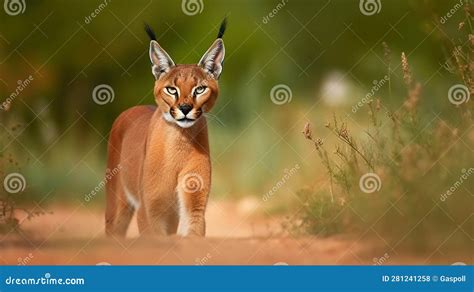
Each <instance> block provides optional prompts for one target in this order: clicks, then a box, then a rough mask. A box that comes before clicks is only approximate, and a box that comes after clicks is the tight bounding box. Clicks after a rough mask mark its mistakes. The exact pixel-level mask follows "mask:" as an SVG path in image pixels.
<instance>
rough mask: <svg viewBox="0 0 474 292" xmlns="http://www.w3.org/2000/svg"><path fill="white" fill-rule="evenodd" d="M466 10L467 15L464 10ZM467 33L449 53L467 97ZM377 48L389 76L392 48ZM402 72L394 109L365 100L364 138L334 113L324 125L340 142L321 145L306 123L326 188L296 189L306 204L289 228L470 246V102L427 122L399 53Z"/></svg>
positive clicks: (473, 180) (471, 42)
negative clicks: (402, 92)
mask: <svg viewBox="0 0 474 292" xmlns="http://www.w3.org/2000/svg"><path fill="white" fill-rule="evenodd" d="M466 6H469V5H466ZM466 13H467V14H468V16H469V15H470V14H469V13H470V9H466ZM464 27H465V26H464ZM469 27H470V24H469V26H468V28H467V29H469ZM467 29H466V30H467ZM471 32H472V30H470V32H467V33H466V39H467V40H468V41H464V45H461V44H460V45H455V46H453V47H452V48H451V51H452V56H451V57H452V59H453V60H455V62H456V68H457V71H458V75H459V78H460V82H459V83H463V84H464V85H465V86H466V87H467V88H469V90H470V94H471V95H472V94H473V93H474V82H473V81H474V61H472V54H473V49H474V36H473V35H472V33H471ZM383 49H384V57H385V60H386V61H385V62H386V65H387V66H388V71H389V74H390V72H391V65H390V63H391V56H390V54H391V53H390V49H389V48H388V46H387V45H386V44H385V43H384V44H383ZM401 67H402V72H403V80H404V82H405V85H406V89H407V92H406V98H405V100H404V102H403V104H401V105H400V108H399V109H397V110H394V111H392V110H388V109H386V108H384V106H383V100H373V101H372V102H370V103H369V104H368V105H367V106H368V109H367V112H368V115H369V120H370V124H369V125H367V129H366V131H365V133H364V135H363V136H355V135H353V134H352V133H351V130H350V125H348V124H347V123H346V122H345V121H344V120H343V119H339V118H338V117H336V116H334V117H333V119H332V121H330V122H328V123H327V124H326V128H327V129H328V131H330V132H331V133H332V134H333V135H334V136H335V137H336V138H337V140H338V142H337V143H335V144H334V145H326V144H325V143H324V142H323V141H322V139H320V138H318V137H315V136H314V134H313V133H312V130H311V125H310V124H307V125H306V126H305V128H304V130H303V134H304V136H305V138H306V139H308V140H309V141H311V143H313V144H314V147H315V149H316V153H317V154H318V156H319V158H320V160H321V162H322V164H323V165H324V167H325V169H326V171H327V175H328V177H329V180H330V187H329V189H328V190H318V191H316V190H302V191H300V195H301V196H302V197H303V198H304V200H305V202H306V204H305V205H304V212H301V214H302V215H301V216H300V218H299V219H300V220H297V221H298V224H297V226H294V227H296V228H297V229H298V230H303V231H304V232H306V233H310V234H317V235H332V234H338V233H354V234H357V235H358V236H365V235H368V236H370V235H371V236H375V237H378V238H379V239H380V237H381V238H382V239H383V240H384V242H386V243H387V244H388V245H389V246H390V247H391V248H394V249H396V248H398V247H407V248H410V249H421V250H427V249H428V248H429V247H434V248H438V247H440V246H444V247H454V246H455V247H456V248H466V249H469V248H472V238H473V237H474V236H473V235H474V234H473V230H474V228H473V220H472V212H473V208H472V196H473V194H472V190H474V155H473V152H472V149H474V127H473V124H474V123H473V115H472V111H473V109H472V108H473V106H472V105H473V103H472V100H471V101H470V102H467V103H463V104H460V105H458V106H455V105H451V104H449V105H450V106H452V111H450V112H449V114H447V116H446V118H447V119H443V118H439V117H433V116H431V117H430V118H428V119H426V118H425V116H426V114H425V115H422V114H421V113H423V112H424V109H423V107H422V104H423V102H424V101H425V100H424V99H426V98H427V97H423V96H422V85H421V84H420V83H419V82H417V81H416V78H415V77H414V76H413V74H412V71H411V69H410V64H409V60H408V58H407V56H406V55H405V53H402V54H401ZM389 86H390V83H389ZM390 94H391V89H390ZM446 96H447V92H441V93H440V95H439V96H436V97H433V96H431V97H429V98H446ZM425 102H429V100H426V101H425ZM448 119H449V122H448V121H447V120H448ZM367 173H374V174H375V175H376V176H378V177H379V178H380V181H379V182H377V180H376V179H373V180H372V181H369V182H368V185H366V186H365V188H372V187H373V189H375V191H374V192H372V193H367V192H364V187H363V186H360V183H361V179H362V177H363V176H364V175H365V174H367ZM372 176H373V175H372ZM370 183H372V185H371V184H370ZM378 188H379V189H378Z"/></svg>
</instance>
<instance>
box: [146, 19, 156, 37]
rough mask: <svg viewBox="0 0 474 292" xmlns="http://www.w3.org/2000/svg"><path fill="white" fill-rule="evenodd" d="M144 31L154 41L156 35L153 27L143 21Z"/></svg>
mask: <svg viewBox="0 0 474 292" xmlns="http://www.w3.org/2000/svg"><path fill="white" fill-rule="evenodd" d="M145 31H146V34H147V35H148V36H149V37H150V40H152V41H156V35H155V32H154V31H153V29H152V28H151V27H150V26H149V25H148V23H145Z"/></svg>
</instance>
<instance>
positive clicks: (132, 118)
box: [106, 65, 218, 236]
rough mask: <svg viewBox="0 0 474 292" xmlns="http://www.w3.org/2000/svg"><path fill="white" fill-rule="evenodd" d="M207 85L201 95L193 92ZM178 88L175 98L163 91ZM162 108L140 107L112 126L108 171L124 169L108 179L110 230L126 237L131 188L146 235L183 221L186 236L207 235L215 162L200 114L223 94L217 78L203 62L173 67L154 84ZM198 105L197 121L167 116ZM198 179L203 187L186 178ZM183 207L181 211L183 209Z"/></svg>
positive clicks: (164, 231)
mask: <svg viewBox="0 0 474 292" xmlns="http://www.w3.org/2000/svg"><path fill="white" fill-rule="evenodd" d="M200 84H205V86H207V88H208V90H207V92H205V94H203V96H202V97H201V98H199V99H195V98H192V94H191V90H192V89H193V88H195V87H196V86H197V85H200ZM170 85H172V86H175V87H176V88H179V91H180V93H181V94H180V96H179V98H178V99H176V100H172V98H170V96H168V95H167V94H166V93H165V92H164V90H165V88H166V87H167V86H170ZM154 95H155V100H156V103H157V104H158V107H152V106H136V107H133V108H131V109H129V110H127V111H125V112H123V113H122V114H121V115H120V116H119V117H118V118H117V120H116V121H115V122H114V124H113V126H112V130H111V133H110V138H109V144H108V153H109V156H108V162H107V167H108V169H114V168H116V167H120V169H121V171H120V172H119V174H117V175H116V176H114V177H112V178H111V179H110V180H109V181H108V182H107V189H106V191H107V210H106V232H107V234H109V235H119V236H124V235H125V233H126V230H127V227H128V225H129V222H130V220H131V218H132V216H133V213H134V208H133V205H132V204H131V203H130V202H129V200H128V199H127V195H126V192H127V191H128V192H129V193H130V194H132V195H134V196H136V197H137V200H139V201H140V207H139V208H138V214H137V215H138V217H137V218H138V226H139V230H140V233H141V234H159V235H165V234H172V233H176V232H177V228H178V224H179V223H180V220H186V221H187V222H181V224H182V225H183V230H182V232H180V234H182V235H200V236H202V235H204V234H205V219H204V215H205V209H206V203H207V199H208V194H209V190H210V185H211V161H210V157H209V143H208V133H207V124H206V119H205V117H204V116H201V115H200V114H199V110H201V112H203V111H204V112H206V111H209V110H210V109H211V108H212V106H213V105H214V103H215V100H216V98H217V95H218V84H217V81H216V80H215V79H214V78H211V77H210V76H209V74H208V73H207V72H206V71H205V70H204V69H203V68H202V67H200V66H198V65H178V66H174V67H172V68H171V69H170V71H169V72H167V73H166V74H165V75H163V76H162V77H160V78H159V79H158V80H157V81H156V82H155V89H154ZM183 103H186V104H192V105H193V109H198V110H197V111H196V114H195V116H198V115H199V116H198V117H197V121H196V123H195V124H194V125H193V126H192V127H190V128H181V127H179V126H178V125H176V124H174V123H170V122H169V121H166V120H165V119H164V118H163V114H164V113H166V112H170V109H174V108H175V107H176V106H178V105H179V104H183ZM189 177H194V178H195V181H194V182H197V183H198V184H200V186H199V187H198V188H191V189H190V188H189V187H186V186H184V184H186V183H188V182H186V181H183V178H189ZM180 208H182V210H180Z"/></svg>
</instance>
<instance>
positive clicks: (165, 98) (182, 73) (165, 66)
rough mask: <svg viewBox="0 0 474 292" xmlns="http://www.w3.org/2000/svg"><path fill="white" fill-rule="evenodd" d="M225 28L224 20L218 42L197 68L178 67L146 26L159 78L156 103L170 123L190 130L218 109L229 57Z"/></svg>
mask: <svg viewBox="0 0 474 292" xmlns="http://www.w3.org/2000/svg"><path fill="white" fill-rule="evenodd" d="M225 27H226V20H225V19H224V21H223V22H222V24H221V27H220V29H219V34H218V35H217V39H216V41H215V42H214V43H213V44H212V46H211V47H210V48H209V49H208V50H207V52H206V53H205V54H204V56H202V58H201V60H200V61H199V62H198V63H197V64H195V65H194V64H193V65H175V63H174V62H173V60H172V59H171V57H170V56H169V55H168V53H166V51H165V50H163V48H162V47H161V46H160V45H159V44H158V42H157V41H156V37H155V34H154V33H153V31H152V30H151V29H150V27H148V26H147V27H146V31H147V33H148V35H149V36H150V38H151V42H150V60H151V63H152V72H153V75H154V76H155V79H156V82H155V89H154V95H155V100H156V103H157V104H158V108H159V110H160V111H161V112H162V114H163V118H164V119H166V120H167V121H168V122H170V123H175V124H177V125H178V126H180V127H182V128H189V127H191V126H193V125H194V124H195V123H196V121H197V120H198V119H199V118H200V117H201V116H202V115H203V114H204V113H206V112H208V111H210V110H211V108H212V107H213V106H214V103H215V101H216V99H217V96H218V94H219V86H218V82H217V80H218V79H219V76H220V75H221V72H222V63H223V61H224V54H225V50H224V41H223V40H222V36H223V35H224V31H225Z"/></svg>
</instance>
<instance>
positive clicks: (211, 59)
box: [198, 18, 227, 79]
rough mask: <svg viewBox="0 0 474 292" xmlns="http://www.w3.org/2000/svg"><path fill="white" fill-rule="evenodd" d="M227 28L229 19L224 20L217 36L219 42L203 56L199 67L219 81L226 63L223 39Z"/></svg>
mask: <svg viewBox="0 0 474 292" xmlns="http://www.w3.org/2000/svg"><path fill="white" fill-rule="evenodd" d="M226 27H227V18H224V20H223V21H222V24H221V26H220V28H219V33H218V34H217V40H216V41H215V42H214V43H213V44H212V46H211V47H210V48H209V49H208V50H207V52H206V53H205V54H204V56H202V58H201V60H200V61H199V63H198V65H199V66H201V67H202V68H203V69H204V70H205V71H206V72H207V73H209V74H210V75H211V76H212V77H214V79H219V76H220V75H221V73H222V65H223V62H224V56H225V48H224V41H223V40H222V37H223V36H224V32H225V29H226Z"/></svg>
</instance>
